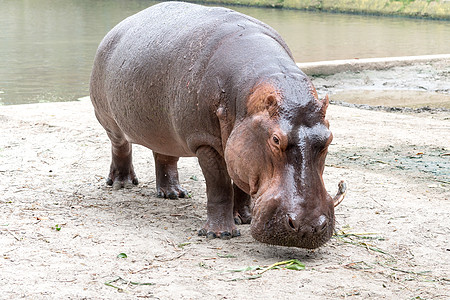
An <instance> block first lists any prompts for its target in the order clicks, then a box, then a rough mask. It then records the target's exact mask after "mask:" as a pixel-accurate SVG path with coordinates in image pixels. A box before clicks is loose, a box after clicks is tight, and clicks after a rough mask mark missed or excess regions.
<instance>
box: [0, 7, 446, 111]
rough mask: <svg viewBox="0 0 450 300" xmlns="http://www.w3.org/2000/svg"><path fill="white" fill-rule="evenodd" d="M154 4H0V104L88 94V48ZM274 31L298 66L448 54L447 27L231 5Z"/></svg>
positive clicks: (92, 48) (91, 52)
mask: <svg viewBox="0 0 450 300" xmlns="http://www.w3.org/2000/svg"><path fill="white" fill-rule="evenodd" d="M155 3H157V2H155V1H138V0H122V1H118V0H110V1H87V0H52V1H50V0H0V104H5V105H9V104H21V103H35V102H49V101H72V100H76V99H77V98H79V97H83V96H86V95H88V93H89V75H90V71H91V68H92V61H93V57H94V55H95V51H96V48H97V46H98V44H99V42H100V41H101V39H102V38H103V36H104V35H105V34H106V33H107V32H108V31H109V30H110V29H111V28H112V27H114V25H115V24H117V23H118V22H119V21H121V20H122V19H124V18H125V17H127V16H129V15H131V14H133V13H135V12H138V11H140V10H142V9H144V8H146V7H148V6H150V5H153V4H155ZM233 9H235V10H238V11H240V12H243V13H246V14H248V15H251V16H253V17H256V18H258V19H260V20H262V21H264V22H265V23H267V24H269V25H271V26H272V27H274V28H275V29H276V30H277V31H278V32H280V34H281V35H282V36H283V37H284V38H285V40H286V41H287V43H288V45H289V46H290V47H291V50H292V51H293V53H294V56H295V58H296V60H297V61H298V62H310V61H321V60H333V59H346V58H356V57H358V58H366V57H385V56H403V55H423V54H441V53H450V22H446V21H430V20H427V21H424V20H419V19H406V18H387V17H375V16H357V15H345V14H326V13H317V12H302V11H294V10H279V9H269V8H249V7H233Z"/></svg>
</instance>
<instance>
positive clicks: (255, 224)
mask: <svg viewBox="0 0 450 300" xmlns="http://www.w3.org/2000/svg"><path fill="white" fill-rule="evenodd" d="M268 202H271V201H268ZM259 204H260V205H261V207H255V208H256V209H254V216H253V219H252V223H251V232H252V236H253V237H254V238H255V239H256V240H258V241H260V242H263V243H267V244H272V245H280V246H287V247H299V248H307V249H314V248H318V247H320V246H322V245H323V244H325V243H326V242H327V241H328V240H329V239H330V238H331V236H332V234H333V230H334V207H333V206H332V202H331V203H330V204H331V205H327V206H326V207H323V208H321V209H320V208H317V207H316V208H315V209H313V210H308V209H305V208H302V207H296V208H295V209H292V208H290V209H288V208H286V207H283V205H279V206H278V207H277V208H276V209H273V207H272V208H271V209H268V210H266V209H265V208H264V206H265V205H264V204H263V203H261V202H260V203H259Z"/></svg>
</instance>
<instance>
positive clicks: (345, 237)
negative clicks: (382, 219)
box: [333, 230, 393, 257]
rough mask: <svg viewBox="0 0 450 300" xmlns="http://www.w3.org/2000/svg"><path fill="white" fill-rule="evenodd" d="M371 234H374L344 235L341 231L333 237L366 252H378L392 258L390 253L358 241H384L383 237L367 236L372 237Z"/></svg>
mask: <svg viewBox="0 0 450 300" xmlns="http://www.w3.org/2000/svg"><path fill="white" fill-rule="evenodd" d="M372 234H374V233H346V232H344V231H342V230H341V231H340V233H336V234H334V235H333V237H335V238H336V239H338V240H340V241H342V242H343V243H346V244H352V245H355V246H360V247H364V248H366V249H367V250H371V251H375V252H379V253H382V254H385V255H389V256H390V257H393V256H392V254H390V253H388V252H386V251H384V250H381V249H379V248H377V247H374V246H372V245H369V244H367V243H366V242H362V241H359V239H366V240H367V239H369V240H380V241H383V240H384V238H383V237H379V236H374V237H372V236H369V235H372ZM353 238H356V239H358V240H356V241H354V240H353Z"/></svg>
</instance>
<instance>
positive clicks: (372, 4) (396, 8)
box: [192, 0, 450, 20]
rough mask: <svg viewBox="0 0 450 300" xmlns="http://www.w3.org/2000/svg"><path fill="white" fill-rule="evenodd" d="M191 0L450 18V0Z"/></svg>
mask: <svg viewBox="0 0 450 300" xmlns="http://www.w3.org/2000/svg"><path fill="white" fill-rule="evenodd" d="M192 2H200V3H220V4H228V5H229V4H234V5H249V6H261V7H277V8H286V9H300V10H313V11H314V10H317V11H324V12H339V13H352V14H369V15H384V16H404V17H414V18H425V19H443V20H450V2H449V1H446V0H437V1H427V0H416V1H407V0H398V1H397V0H394V1H392V0H375V1H373V0H212V1H192Z"/></svg>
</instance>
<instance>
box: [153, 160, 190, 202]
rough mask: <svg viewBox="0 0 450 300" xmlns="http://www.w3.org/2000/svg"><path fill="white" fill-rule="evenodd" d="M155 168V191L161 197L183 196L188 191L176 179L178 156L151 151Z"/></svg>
mask: <svg viewBox="0 0 450 300" xmlns="http://www.w3.org/2000/svg"><path fill="white" fill-rule="evenodd" d="M153 157H154V158H155V170H156V191H157V193H158V197H161V198H170V199H177V198H184V197H186V196H187V195H188V192H187V191H186V190H185V189H184V188H182V187H181V186H180V183H179V180H178V167H177V163H178V157H174V156H168V155H163V154H160V153H156V152H153Z"/></svg>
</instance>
